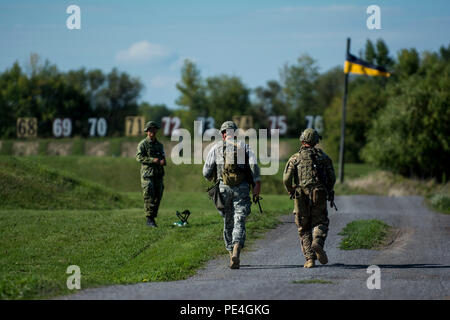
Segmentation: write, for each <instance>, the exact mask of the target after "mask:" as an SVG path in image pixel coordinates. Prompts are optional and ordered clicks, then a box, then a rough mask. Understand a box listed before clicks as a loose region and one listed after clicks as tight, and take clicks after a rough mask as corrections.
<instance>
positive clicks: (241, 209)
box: [203, 121, 261, 269]
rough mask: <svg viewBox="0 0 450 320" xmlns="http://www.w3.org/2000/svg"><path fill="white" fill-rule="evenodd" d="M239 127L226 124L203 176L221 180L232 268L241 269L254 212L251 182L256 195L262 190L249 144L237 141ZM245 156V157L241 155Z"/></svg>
mask: <svg viewBox="0 0 450 320" xmlns="http://www.w3.org/2000/svg"><path fill="white" fill-rule="evenodd" d="M236 130H237V126H236V124H235V123H234V122H232V121H226V122H224V123H223V124H222V126H221V128H220V132H221V134H222V141H219V142H218V143H217V144H216V145H214V147H213V148H211V150H210V151H209V153H208V156H207V158H206V161H205V165H204V166H203V176H204V177H205V178H206V179H208V180H214V181H219V190H220V199H221V202H222V203H223V206H224V209H223V210H220V211H219V212H220V213H221V215H222V217H223V221H224V230H223V237H224V240H225V247H226V249H227V250H228V252H229V254H230V268H231V269H239V265H240V258H239V256H240V251H241V249H242V248H244V243H245V221H246V219H247V217H248V215H249V214H250V211H251V199H250V195H249V194H250V185H252V186H253V190H252V191H253V197H254V198H255V197H256V198H257V197H259V193H260V190H261V179H260V170H259V167H258V164H257V163H256V157H255V155H254V153H253V152H252V151H251V149H250V147H249V146H248V144H245V143H243V142H241V141H237V142H235V141H234V138H235V132H236ZM240 155H241V156H240Z"/></svg>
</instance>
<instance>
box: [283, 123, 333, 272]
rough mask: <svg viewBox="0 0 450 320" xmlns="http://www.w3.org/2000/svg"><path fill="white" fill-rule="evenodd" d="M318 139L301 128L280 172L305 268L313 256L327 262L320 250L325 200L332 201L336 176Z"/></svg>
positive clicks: (324, 233) (324, 234) (324, 231)
mask: <svg viewBox="0 0 450 320" xmlns="http://www.w3.org/2000/svg"><path fill="white" fill-rule="evenodd" d="M320 138H321V137H320V136H319V134H318V133H317V131H316V130H314V129H306V130H305V131H303V133H302V135H301V136H300V141H301V147H300V150H299V151H298V152H297V153H295V154H294V155H292V156H291V158H290V159H289V161H288V162H287V164H286V168H285V170H284V174H283V184H284V186H285V187H286V190H287V191H288V193H289V194H290V195H291V198H294V214H295V224H296V225H297V228H298V234H299V237H300V244H301V248H302V252H303V254H304V256H305V259H306V263H305V265H304V267H305V268H312V267H314V266H315V260H316V259H318V260H319V262H320V263H321V264H326V263H328V258H327V255H326V253H325V250H324V245H325V239H326V237H327V233H328V225H329V220H328V211H327V200H329V201H331V203H334V202H333V198H334V191H333V187H334V184H335V182H336V176H335V174H334V169H333V163H332V161H331V159H330V158H329V157H328V156H327V155H326V154H325V152H323V151H322V150H321V149H319V148H316V147H315V146H316V144H317V143H318V142H319V139H320ZM293 182H294V183H293Z"/></svg>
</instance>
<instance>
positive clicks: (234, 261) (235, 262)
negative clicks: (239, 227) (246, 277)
mask: <svg viewBox="0 0 450 320" xmlns="http://www.w3.org/2000/svg"><path fill="white" fill-rule="evenodd" d="M240 253H241V244H240V243H239V242H238V243H235V244H234V247H233V255H232V256H231V264H230V268H231V269H239V263H240V260H239V255H240Z"/></svg>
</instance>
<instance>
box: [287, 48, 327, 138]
mask: <svg viewBox="0 0 450 320" xmlns="http://www.w3.org/2000/svg"><path fill="white" fill-rule="evenodd" d="M280 77H281V82H282V84H283V91H284V95H285V97H286V103H287V104H288V105H289V109H288V110H287V113H288V114H287V116H288V135H290V136H298V134H299V132H300V131H301V130H303V129H304V128H305V127H306V120H305V116H306V115H321V114H322V112H323V109H321V107H320V106H319V105H318V104H317V99H316V97H317V92H316V85H315V83H316V81H317V78H318V77H319V71H318V66H317V65H316V61H315V60H314V59H313V58H311V57H310V56H309V55H302V56H300V57H299V58H298V59H297V64H295V65H289V64H285V66H284V68H283V69H282V70H281V72H280Z"/></svg>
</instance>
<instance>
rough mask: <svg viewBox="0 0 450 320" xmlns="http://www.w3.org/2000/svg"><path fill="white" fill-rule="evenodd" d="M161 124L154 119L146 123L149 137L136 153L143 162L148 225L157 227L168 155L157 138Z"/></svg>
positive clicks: (142, 184)
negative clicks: (156, 220) (156, 219)
mask: <svg viewBox="0 0 450 320" xmlns="http://www.w3.org/2000/svg"><path fill="white" fill-rule="evenodd" d="M158 129H159V125H158V124H157V123H156V122H154V121H149V122H147V123H146V125H145V128H144V132H146V133H147V138H145V139H144V140H142V141H141V142H140V143H139V145H138V147H137V153H136V160H137V161H139V162H140V163H141V186H142V191H143V196H144V209H145V214H146V217H147V225H148V226H149V227H154V228H156V227H157V225H156V222H155V218H156V217H157V215H158V208H159V204H160V202H161V199H162V196H163V190H164V185H163V176H164V166H165V165H166V156H165V153H164V146H163V144H162V143H161V142H159V141H158V140H157V139H156V133H157V131H158Z"/></svg>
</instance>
